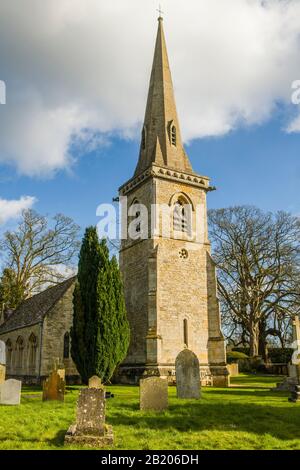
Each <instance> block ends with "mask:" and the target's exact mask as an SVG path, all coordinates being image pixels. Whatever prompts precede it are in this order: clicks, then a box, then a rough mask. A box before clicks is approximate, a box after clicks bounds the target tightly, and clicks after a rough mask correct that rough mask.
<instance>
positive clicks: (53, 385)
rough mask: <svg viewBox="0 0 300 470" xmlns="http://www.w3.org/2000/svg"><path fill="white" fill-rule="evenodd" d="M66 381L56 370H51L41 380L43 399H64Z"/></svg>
mask: <svg viewBox="0 0 300 470" xmlns="http://www.w3.org/2000/svg"><path fill="white" fill-rule="evenodd" d="M65 388H66V383H65V381H64V379H62V378H61V375H60V374H59V373H58V371H57V370H54V371H52V372H51V374H50V375H49V377H48V378H47V379H46V380H44V382H43V401H50V400H57V401H64V399H65Z"/></svg>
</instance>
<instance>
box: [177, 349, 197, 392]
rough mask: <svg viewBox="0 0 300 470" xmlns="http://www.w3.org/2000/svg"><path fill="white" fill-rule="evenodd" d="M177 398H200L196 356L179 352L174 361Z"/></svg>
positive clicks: (186, 352) (191, 353)
mask: <svg viewBox="0 0 300 470" xmlns="http://www.w3.org/2000/svg"><path fill="white" fill-rule="evenodd" d="M175 369H176V388H177V397H178V398H196V399H199V398H200V367H199V361H198V358H197V356H196V354H194V353H193V351H190V350H189V349H184V350H183V351H181V352H180V353H179V354H178V356H177V358H176V361H175Z"/></svg>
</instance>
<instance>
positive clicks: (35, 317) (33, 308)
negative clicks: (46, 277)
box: [0, 276, 76, 334]
mask: <svg viewBox="0 0 300 470" xmlns="http://www.w3.org/2000/svg"><path fill="white" fill-rule="evenodd" d="M75 279H76V276H75V277H71V278H70V279H67V280H66V281H64V282H61V283H60V284H57V285H56V286H53V287H48V289H45V290H44V291H43V292H40V293H39V294H36V295H34V296H33V297H30V298H29V299H26V300H24V301H23V302H22V303H21V304H20V305H19V307H18V308H17V309H16V310H14V312H13V313H12V314H11V315H10V317H9V318H8V319H7V320H6V321H5V322H4V323H3V324H2V325H1V326H0V334H3V333H7V332H8V331H13V330H17V329H19V328H24V327H26V326H31V325H36V324H37V323H40V322H41V321H42V320H43V319H44V318H45V316H46V315H47V313H48V312H49V310H51V308H52V307H54V305H55V304H56V303H57V302H58V301H59V300H60V299H61V298H62V296H63V295H64V293H65V292H66V291H67V290H68V289H69V287H71V285H72V284H73V283H74V282H75Z"/></svg>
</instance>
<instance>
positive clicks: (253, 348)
mask: <svg viewBox="0 0 300 470" xmlns="http://www.w3.org/2000/svg"><path fill="white" fill-rule="evenodd" d="M249 334H250V354H249V355H250V357H255V356H258V347H259V329H258V325H257V324H253V323H252V324H251V325H250V328H249Z"/></svg>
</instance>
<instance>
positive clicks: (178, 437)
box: [0, 375, 300, 450]
mask: <svg viewBox="0 0 300 470" xmlns="http://www.w3.org/2000/svg"><path fill="white" fill-rule="evenodd" d="M281 380H282V378H280V377H274V376H251V375H240V376H239V377H236V378H234V379H232V387H231V388H228V389H225V388H224V389H218V388H208V387H207V388H202V398H201V399H200V400H179V399H177V398H176V388H175V387H169V408H168V410H167V411H164V412H162V413H155V412H144V411H140V410H139V389H138V387H134V386H110V387H107V390H110V391H112V392H113V393H114V394H115V398H112V399H108V400H107V422H108V424H111V425H112V426H113V429H114V434H115V445H114V448H115V449H143V450H157V449H161V450H167V449H174V450H176V449H178V450H185V449H199V450H200V449H300V406H299V404H291V403H289V402H288V400H287V399H288V396H289V393H288V392H274V391H270V388H271V387H273V386H274V385H275V383H276V382H278V381H281ZM79 390H80V387H78V386H77V387H76V386H74V387H68V388H67V394H66V397H65V403H59V402H44V403H43V402H42V401H41V391H40V389H39V388H31V387H23V391H22V401H21V405H20V406H19V407H18V406H12V407H10V406H0V449H42V450H43V449H65V447H64V445H63V442H64V435H65V433H66V430H67V429H68V427H69V425H70V424H72V423H73V422H74V420H75V408H76V400H77V397H78V393H79ZM69 448H70V449H79V447H69Z"/></svg>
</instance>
